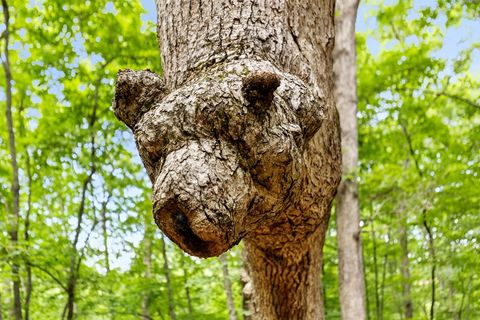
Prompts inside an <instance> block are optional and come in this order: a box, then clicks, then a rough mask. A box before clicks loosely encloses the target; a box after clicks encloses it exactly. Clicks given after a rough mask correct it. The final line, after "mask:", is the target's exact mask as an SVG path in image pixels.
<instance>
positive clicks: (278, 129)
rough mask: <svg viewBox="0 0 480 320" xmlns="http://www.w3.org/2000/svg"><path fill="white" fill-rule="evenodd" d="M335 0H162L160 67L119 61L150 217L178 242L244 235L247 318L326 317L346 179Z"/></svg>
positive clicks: (119, 88) (234, 239) (200, 249)
mask: <svg viewBox="0 0 480 320" xmlns="http://www.w3.org/2000/svg"><path fill="white" fill-rule="evenodd" d="M334 6H335V4H334V1H333V0H306V1H300V0H268V1H267V0H243V1H240V0H232V1H224V0H211V1H200V0H191V1H165V0H158V1H157V13H158V17H159V19H158V20H159V22H158V38H159V42H160V51H161V54H162V66H163V73H164V78H163V79H161V78H160V77H159V76H157V75H156V74H154V73H152V72H150V71H148V70H146V71H138V72H135V71H131V70H124V71H121V72H120V73H119V75H118V78H117V83H116V94H115V101H114V106H113V108H114V111H115V114H116V115H117V117H118V118H119V119H120V120H122V121H123V122H125V123H126V124H127V125H128V126H129V127H130V128H131V129H132V131H133V133H134V135H135V139H136V143H137V147H138V149H139V153H140V156H141V157H142V160H143V163H144V165H145V168H146V170H147V172H148V174H149V176H150V178H151V181H152V184H153V203H154V205H153V207H154V208H153V213H154V217H155V221H156V223H157V224H158V226H159V227H160V228H161V229H162V230H163V231H164V232H165V234H166V235H167V236H168V237H169V238H170V239H171V240H172V241H173V242H175V243H177V244H178V245H179V246H180V247H181V248H182V249H183V250H185V251H186V252H188V253H190V254H193V255H196V256H200V257H210V256H218V255H220V254H221V253H223V252H225V251H226V250H228V249H229V248H231V247H232V246H234V245H235V244H237V243H238V242H239V241H240V240H241V239H242V238H244V239H245V248H246V260H247V261H246V263H247V269H248V272H249V274H250V277H251V281H252V290H253V294H252V306H253V310H252V313H253V314H252V318H253V319H323V306H322V298H321V283H320V272H321V263H322V247H323V243H324V238H325V231H326V228H327V224H328V219H329V215H330V208H331V201H332V199H333V197H334V195H335V193H336V188H337V186H338V183H339V180H340V170H341V156H340V136H339V123H338V115H337V112H336V109H335V106H334V98H333V70H332V69H333V61H332V50H333V44H334V23H333V20H334V18H333V17H334Z"/></svg>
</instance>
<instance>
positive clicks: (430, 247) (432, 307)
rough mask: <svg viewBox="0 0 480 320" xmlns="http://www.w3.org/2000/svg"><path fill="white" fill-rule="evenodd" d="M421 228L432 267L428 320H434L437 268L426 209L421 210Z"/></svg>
mask: <svg viewBox="0 0 480 320" xmlns="http://www.w3.org/2000/svg"><path fill="white" fill-rule="evenodd" d="M422 215H423V226H424V228H425V231H426V233H427V238H428V251H429V253H430V258H431V259H432V267H431V271H430V281H431V283H432V285H431V298H430V320H434V319H435V302H436V301H435V281H436V280H435V271H436V268H437V257H436V254H435V243H434V238H433V232H432V228H431V227H430V224H429V221H428V219H427V209H423V213H422Z"/></svg>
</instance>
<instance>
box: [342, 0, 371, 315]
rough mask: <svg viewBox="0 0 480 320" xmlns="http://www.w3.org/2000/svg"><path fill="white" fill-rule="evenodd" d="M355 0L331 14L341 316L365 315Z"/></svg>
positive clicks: (345, 3)
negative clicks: (339, 159) (338, 159)
mask: <svg viewBox="0 0 480 320" xmlns="http://www.w3.org/2000/svg"><path fill="white" fill-rule="evenodd" d="M358 3H359V1H358V0H338V1H337V15H336V17H335V31H336V38H335V49H334V60H335V61H334V73H335V96H336V102H337V108H338V112H339V114H340V127H341V136H342V168H343V180H342V182H341V183H340V186H339V188H338V195H337V228H338V232H337V241H338V265H339V271H338V274H339V277H340V281H339V282H340V309H341V314H342V319H344V320H350V319H355V320H361V319H366V310H365V307H366V303H365V282H364V273H363V258H362V243H361V239H360V233H361V230H360V205H359V200H358V185H357V170H358V169H357V163H358V129H357V93H356V92H357V75H356V70H357V68H356V44H355V21H356V17H357V8H358Z"/></svg>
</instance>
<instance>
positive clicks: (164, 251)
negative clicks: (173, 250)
mask: <svg viewBox="0 0 480 320" xmlns="http://www.w3.org/2000/svg"><path fill="white" fill-rule="evenodd" d="M161 240H162V256H163V272H164V273H165V279H166V281H167V295H168V296H167V298H168V313H169V315H170V319H171V320H175V319H176V318H177V316H176V315H175V300H174V299H173V288H172V281H171V278H170V267H169V265H168V256H167V245H166V243H165V238H164V236H163V234H162V237H161Z"/></svg>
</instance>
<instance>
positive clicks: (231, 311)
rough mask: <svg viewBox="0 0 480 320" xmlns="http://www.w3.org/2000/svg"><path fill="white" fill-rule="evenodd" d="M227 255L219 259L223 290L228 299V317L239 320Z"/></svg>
mask: <svg viewBox="0 0 480 320" xmlns="http://www.w3.org/2000/svg"><path fill="white" fill-rule="evenodd" d="M226 255H227V254H226V253H224V254H222V255H220V257H219V259H220V262H221V264H222V273H223V288H224V289H225V296H226V298H227V306H228V315H229V319H230V320H237V311H236V310H235V303H234V301H233V293H232V282H231V281H230V275H229V274H228V260H227V256H226Z"/></svg>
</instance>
